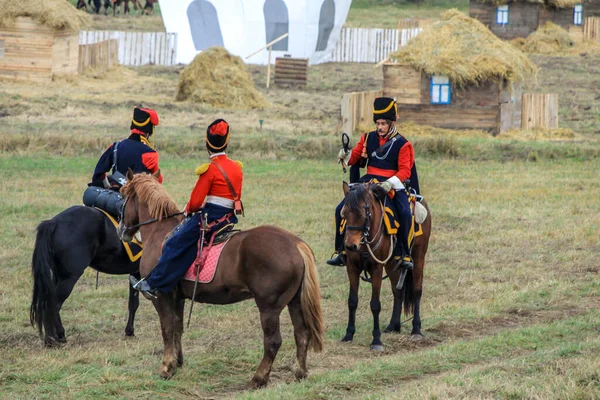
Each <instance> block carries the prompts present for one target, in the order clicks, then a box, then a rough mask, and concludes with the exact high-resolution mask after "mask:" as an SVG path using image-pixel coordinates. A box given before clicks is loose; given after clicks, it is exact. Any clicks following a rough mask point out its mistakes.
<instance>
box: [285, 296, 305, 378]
mask: <svg viewBox="0 0 600 400" xmlns="http://www.w3.org/2000/svg"><path fill="white" fill-rule="evenodd" d="M301 293H302V292H301V290H298V293H296V296H294V298H293V299H292V301H291V302H290V303H289V304H288V311H289V312H290V317H291V318H292V324H293V325H294V339H295V340H296V359H297V360H298V369H297V370H296V372H295V374H294V375H295V376H296V379H297V380H301V379H304V378H306V377H307V376H308V371H307V369H306V355H307V353H308V344H309V332H308V327H307V326H306V322H305V321H304V314H303V313H302V304H301V299H300V294H301Z"/></svg>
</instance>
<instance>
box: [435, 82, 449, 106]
mask: <svg viewBox="0 0 600 400" xmlns="http://www.w3.org/2000/svg"><path fill="white" fill-rule="evenodd" d="M450 97H451V96H450V80H449V79H448V77H447V76H444V75H433V76H432V77H431V104H450Z"/></svg>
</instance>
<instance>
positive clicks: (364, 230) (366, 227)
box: [346, 191, 395, 264]
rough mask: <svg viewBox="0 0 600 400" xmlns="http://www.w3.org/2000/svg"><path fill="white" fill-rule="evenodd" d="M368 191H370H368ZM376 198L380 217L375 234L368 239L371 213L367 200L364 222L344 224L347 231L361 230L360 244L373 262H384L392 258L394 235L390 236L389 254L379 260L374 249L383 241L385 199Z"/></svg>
mask: <svg viewBox="0 0 600 400" xmlns="http://www.w3.org/2000/svg"><path fill="white" fill-rule="evenodd" d="M369 193H370V191H369ZM375 199H376V200H377V202H378V203H379V206H380V207H381V218H380V219H379V224H378V226H377V231H376V232H375V234H374V235H373V236H372V239H371V240H369V236H370V233H371V219H372V218H373V214H372V213H371V211H370V208H369V202H368V201H365V223H364V224H363V225H362V226H358V225H346V230H347V231H359V232H362V236H361V238H360V244H361V246H362V245H365V246H366V248H367V251H368V252H369V254H370V255H371V257H372V258H373V260H375V262H377V263H379V264H386V263H387V262H388V261H389V260H390V258H392V254H393V253H394V244H395V243H394V236H391V237H390V240H391V243H390V250H389V254H388V256H387V257H386V258H385V260H380V259H378V258H377V257H376V256H375V254H374V252H375V250H377V249H378V248H379V246H381V243H382V242H383V237H384V236H385V235H384V234H383V219H384V217H385V201H386V200H385V199H384V202H383V203H382V202H381V201H380V200H379V199H377V198H375ZM377 238H379V240H377V242H376V243H375V245H373V246H371V245H372V244H373V242H375V240H376V239H377Z"/></svg>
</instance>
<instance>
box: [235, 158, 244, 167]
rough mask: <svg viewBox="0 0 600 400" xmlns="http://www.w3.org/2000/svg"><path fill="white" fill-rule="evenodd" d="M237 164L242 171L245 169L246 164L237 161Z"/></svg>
mask: <svg viewBox="0 0 600 400" xmlns="http://www.w3.org/2000/svg"><path fill="white" fill-rule="evenodd" d="M236 163H237V165H239V166H240V169H244V164H242V162H241V161H239V160H237V161H236Z"/></svg>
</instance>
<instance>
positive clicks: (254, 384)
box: [248, 377, 268, 389]
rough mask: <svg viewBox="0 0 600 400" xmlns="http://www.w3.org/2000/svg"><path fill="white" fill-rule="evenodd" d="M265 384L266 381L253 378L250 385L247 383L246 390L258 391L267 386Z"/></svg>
mask: <svg viewBox="0 0 600 400" xmlns="http://www.w3.org/2000/svg"><path fill="white" fill-rule="evenodd" d="M267 382H268V379H262V378H257V377H254V378H252V380H251V381H250V383H248V388H249V389H260V388H263V387H265V386H267Z"/></svg>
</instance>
